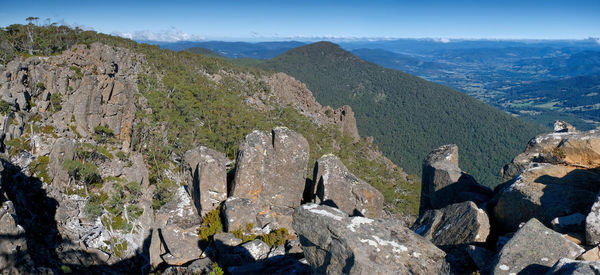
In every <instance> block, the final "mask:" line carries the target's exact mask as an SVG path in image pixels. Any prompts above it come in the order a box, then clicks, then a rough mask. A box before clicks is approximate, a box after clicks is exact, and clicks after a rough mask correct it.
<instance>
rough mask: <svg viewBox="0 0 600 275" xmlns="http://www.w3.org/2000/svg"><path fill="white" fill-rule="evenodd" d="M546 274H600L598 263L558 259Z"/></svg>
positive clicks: (599, 263) (599, 264)
mask: <svg viewBox="0 0 600 275" xmlns="http://www.w3.org/2000/svg"><path fill="white" fill-rule="evenodd" d="M546 274H556V275H567V274H568V275H586V274H600V262H598V261H574V260H571V259H568V258H562V259H560V260H559V261H558V262H557V263H556V264H555V265H554V266H553V267H552V269H550V271H548V273H546Z"/></svg>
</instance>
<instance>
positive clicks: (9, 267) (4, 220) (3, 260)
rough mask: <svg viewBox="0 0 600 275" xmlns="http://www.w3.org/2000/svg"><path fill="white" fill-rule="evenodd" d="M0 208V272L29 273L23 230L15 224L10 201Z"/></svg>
mask: <svg viewBox="0 0 600 275" xmlns="http://www.w3.org/2000/svg"><path fill="white" fill-rule="evenodd" d="M0 187H1V185H0ZM0 192H1V190H0ZM0 195H1V194H0ZM0 202H2V200H1V197H0ZM0 206H1V207H0V236H2V237H0V270H2V271H3V272H6V274H12V273H14V274H20V273H21V272H22V273H30V272H32V270H33V269H32V268H33V261H32V260H31V258H30V256H29V254H28V253H27V239H26V236H25V229H23V227H22V226H20V225H19V224H17V220H16V219H15V218H16V211H15V208H14V205H13V203H12V201H6V202H2V204H1V205H0Z"/></svg>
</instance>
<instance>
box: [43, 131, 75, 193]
mask: <svg viewBox="0 0 600 275" xmlns="http://www.w3.org/2000/svg"><path fill="white" fill-rule="evenodd" d="M74 157H75V144H74V143H73V141H71V140H69V139H65V138H60V139H57V140H56V141H55V142H54V144H53V145H52V149H51V151H50V162H49V163H48V176H49V177H50V179H49V180H50V182H53V183H55V184H57V185H66V184H67V183H68V182H69V174H68V173H67V171H65V170H64V169H63V168H62V164H63V162H64V161H65V160H72V159H73V158H74Z"/></svg>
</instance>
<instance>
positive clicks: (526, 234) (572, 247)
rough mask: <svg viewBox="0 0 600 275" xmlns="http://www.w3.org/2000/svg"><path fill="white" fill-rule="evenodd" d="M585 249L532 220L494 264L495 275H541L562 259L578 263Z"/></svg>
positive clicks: (513, 238) (503, 249)
mask: <svg viewBox="0 0 600 275" xmlns="http://www.w3.org/2000/svg"><path fill="white" fill-rule="evenodd" d="M583 252H584V250H583V248H581V247H579V246H578V245H577V244H575V243H573V242H572V241H570V240H568V239H567V238H566V237H565V236H563V235H561V234H559V233H556V232H554V231H552V230H551V229H549V228H547V227H545V226H544V225H543V224H542V223H541V222H539V221H538V220H536V219H531V220H530V221H528V222H527V223H525V225H523V227H522V228H521V229H519V231H517V232H516V233H515V235H514V236H513V237H512V238H511V239H510V240H509V241H508V243H506V245H504V247H503V248H502V250H501V251H500V253H499V254H498V256H497V257H496V259H495V260H494V263H493V266H494V267H493V274H517V273H518V274H542V273H545V272H547V271H548V270H549V269H550V268H551V267H552V266H553V265H554V264H555V263H556V262H557V261H558V260H559V259H560V258H569V259H575V258H577V256H579V255H580V254H581V253H583Z"/></svg>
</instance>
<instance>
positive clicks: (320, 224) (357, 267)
mask: <svg viewBox="0 0 600 275" xmlns="http://www.w3.org/2000/svg"><path fill="white" fill-rule="evenodd" d="M293 225H294V229H295V230H296V232H297V234H298V236H299V237H300V242H301V243H302V247H303V250H304V255H305V256H306V260H307V261H308V263H309V264H310V266H311V267H312V269H313V272H314V273H317V274H342V273H345V274H363V273H369V274H409V273H412V274H438V273H441V272H442V271H444V270H445V268H446V265H445V260H444V257H445V253H444V252H443V251H441V250H440V249H438V248H437V247H435V246H434V245H433V244H432V243H430V242H429V241H427V240H425V239H423V238H422V237H421V236H419V235H417V234H416V233H414V232H412V231H411V230H410V229H408V228H406V227H403V226H402V225H400V224H398V223H397V222H395V221H393V220H381V219H379V220H373V219H369V218H365V217H349V216H348V215H347V214H346V213H344V212H342V211H340V210H339V209H336V208H333V207H329V206H325V205H316V204H305V205H302V206H301V207H298V208H296V210H295V211H294V223H293Z"/></svg>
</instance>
